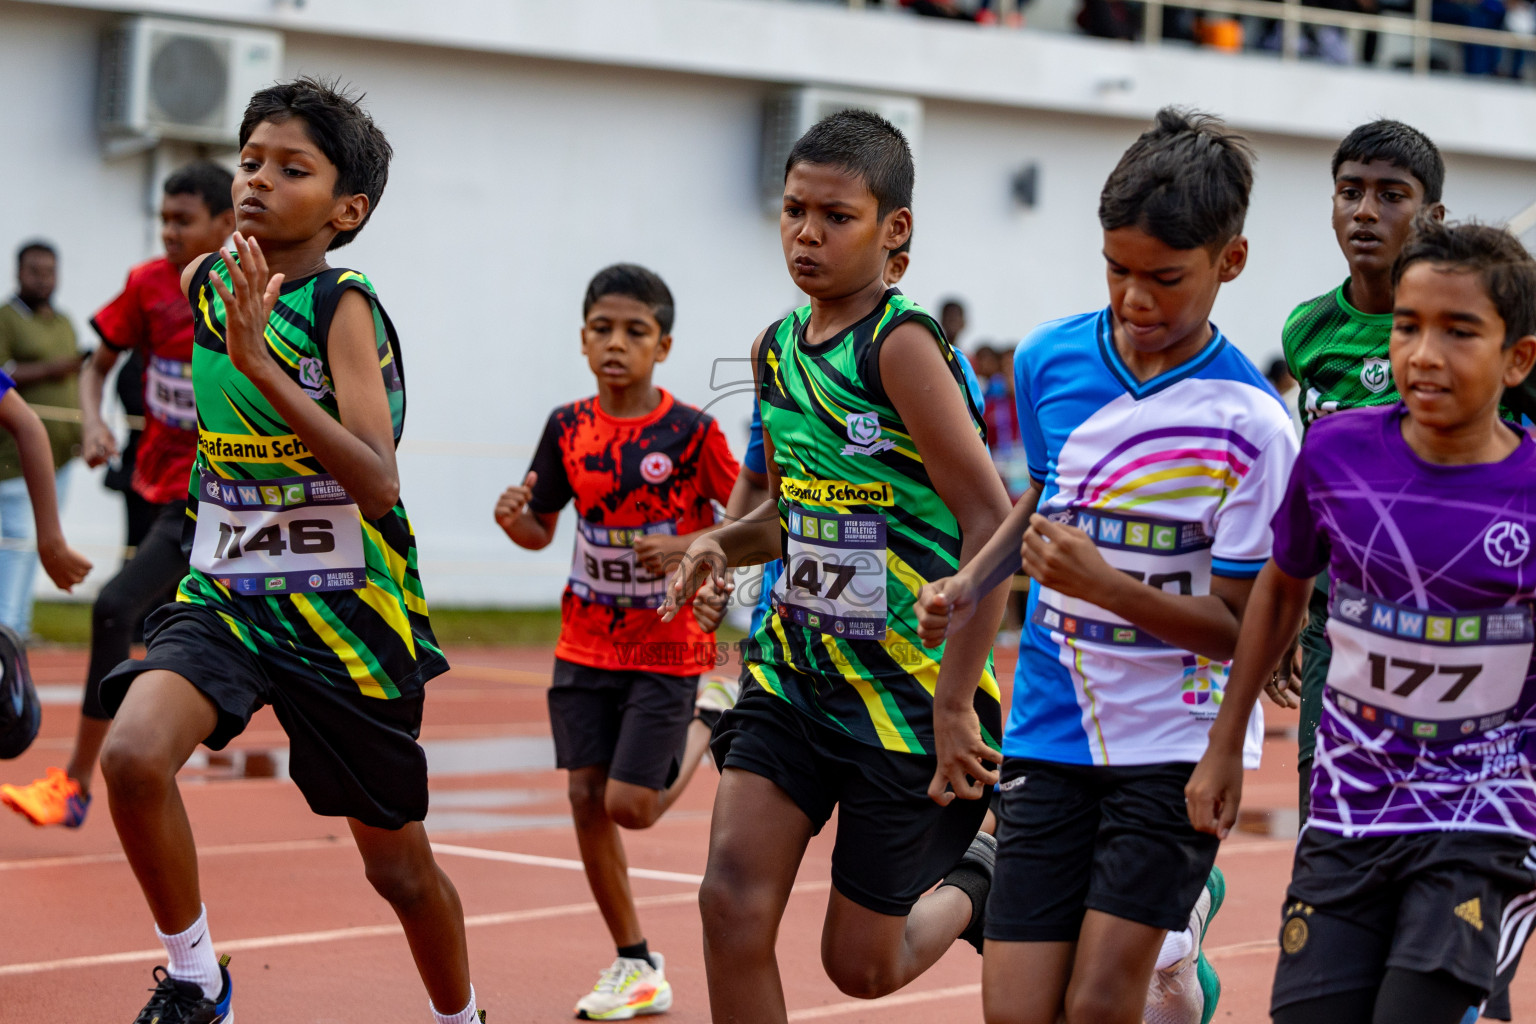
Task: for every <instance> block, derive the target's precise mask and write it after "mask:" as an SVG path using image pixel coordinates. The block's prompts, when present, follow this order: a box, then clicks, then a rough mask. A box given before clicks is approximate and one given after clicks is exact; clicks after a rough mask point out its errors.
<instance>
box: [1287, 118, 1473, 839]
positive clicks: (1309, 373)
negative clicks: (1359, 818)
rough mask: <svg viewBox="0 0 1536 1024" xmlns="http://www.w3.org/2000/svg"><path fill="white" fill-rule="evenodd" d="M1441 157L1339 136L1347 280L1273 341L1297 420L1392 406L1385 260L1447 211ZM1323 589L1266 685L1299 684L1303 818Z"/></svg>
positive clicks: (1339, 227)
mask: <svg viewBox="0 0 1536 1024" xmlns="http://www.w3.org/2000/svg"><path fill="white" fill-rule="evenodd" d="M1444 184H1445V162H1444V161H1443V160H1442V159H1441V158H1440V151H1439V150H1438V149H1436V148H1435V144H1434V143H1433V142H1431V141H1430V140H1429V138H1428V137H1426V136H1425V135H1424V134H1423V133H1422V132H1420V131H1418V130H1417V129H1415V128H1412V127H1409V126H1408V125H1406V124H1403V123H1402V122H1400V121H1388V120H1378V121H1372V122H1371V123H1370V124H1364V125H1361V126H1360V127H1359V128H1356V129H1355V130H1354V131H1352V132H1350V133H1349V134H1348V135H1346V136H1345V137H1344V141H1342V142H1340V143H1339V148H1338V149H1336V150H1334V153H1333V233H1334V235H1335V236H1336V237H1337V239H1338V242H1339V249H1340V250H1342V251H1343V253H1344V259H1345V261H1346V262H1347V263H1348V264H1349V277H1347V278H1345V279H1344V283H1343V284H1341V285H1339V287H1337V288H1335V289H1334V290H1333V291H1331V292H1328V293H1327V294H1325V295H1320V296H1318V297H1317V298H1315V299H1311V300H1309V301H1307V302H1303V303H1302V304H1301V305H1299V306H1297V307H1296V309H1295V311H1294V312H1292V313H1291V315H1290V316H1289V317H1288V318H1287V319H1286V321H1285V328H1284V330H1283V331H1282V333H1281V342H1282V345H1283V346H1284V350H1285V361H1286V364H1287V365H1288V366H1289V367H1290V370H1291V376H1293V377H1295V378H1296V383H1297V384H1299V385H1300V398H1299V399H1298V403H1299V404H1300V407H1301V415H1302V422H1303V423H1304V424H1305V425H1306V426H1308V427H1310V426H1311V424H1312V423H1313V422H1314V421H1316V420H1317V418H1318V417H1319V416H1326V415H1327V414H1329V413H1333V412H1339V411H1340V410H1343V409H1359V408H1364V407H1366V406H1373V405H1390V404H1391V403H1393V402H1396V401H1397V400H1398V398H1397V388H1396V387H1394V386H1393V384H1392V370H1391V364H1390V362H1389V360H1388V352H1387V350H1388V346H1389V343H1390V342H1391V338H1392V264H1393V263H1395V262H1396V261H1397V256H1398V253H1400V252H1402V251H1403V246H1404V245H1406V244H1407V242H1408V237H1409V235H1410V234H1411V233H1412V229H1413V220H1414V218H1415V217H1416V216H1418V215H1419V214H1420V212H1423V213H1425V214H1426V215H1428V216H1431V217H1434V218H1436V219H1439V218H1441V217H1444V216H1445V207H1443V206H1442V205H1441V204H1440V192H1441V188H1442V186H1443V185H1444ZM1327 623H1328V590H1327V584H1326V581H1323V580H1321V579H1320V581H1319V583H1318V588H1317V590H1316V592H1315V593H1314V594H1313V595H1312V603H1311V605H1310V607H1309V608H1308V612H1307V624H1306V626H1305V627H1304V628H1303V629H1302V632H1301V638H1300V641H1299V645H1300V648H1301V677H1300V680H1299V681H1293V680H1290V679H1289V678H1287V677H1288V675H1289V673H1290V671H1291V665H1292V660H1291V659H1290V658H1287V659H1285V660H1284V661H1283V662H1282V663H1281V665H1280V667H1279V669H1278V670H1277V671H1276V673H1275V676H1274V677H1273V679H1272V680H1271V682H1270V693H1271V695H1272V696H1280V695H1281V691H1282V690H1284V689H1286V688H1289V689H1290V690H1291V692H1293V693H1294V692H1296V691H1297V689H1298V686H1297V683H1298V682H1299V692H1300V697H1301V727H1300V731H1299V733H1298V737H1297V745H1298V748H1299V749H1298V752H1297V765H1296V767H1297V770H1298V771H1299V772H1300V775H1301V788H1300V807H1301V816H1302V818H1303V819H1305V818H1306V816H1307V810H1308V803H1309V780H1310V779H1311V777H1312V752H1313V749H1314V747H1315V745H1316V735H1317V722H1318V717H1319V715H1320V714H1321V713H1322V694H1323V680H1324V679H1326V678H1327V676H1328V662H1329V656H1330V650H1329V647H1328V638H1327V635H1326V632H1325V627H1326V626H1327Z"/></svg>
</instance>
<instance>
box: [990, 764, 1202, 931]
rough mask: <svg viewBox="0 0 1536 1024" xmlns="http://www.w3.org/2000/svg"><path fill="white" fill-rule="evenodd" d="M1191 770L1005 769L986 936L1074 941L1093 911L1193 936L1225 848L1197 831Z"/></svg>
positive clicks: (1175, 767) (1027, 766) (1155, 767)
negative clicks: (1190, 803)
mask: <svg viewBox="0 0 1536 1024" xmlns="http://www.w3.org/2000/svg"><path fill="white" fill-rule="evenodd" d="M1193 770H1194V765H1192V764H1187V763H1173V764H1152V765H1134V766H1124V767H1107V766H1101V765H1075V764H1058V763H1055V762H1051V761H1031V760H1026V759H1023V758H1008V759H1007V760H1005V761H1004V762H1003V778H1002V783H1001V785H1000V788H1001V790H1002V794H1003V798H1002V804H1001V806H1000V808H999V809H998V815H997V818H998V822H997V847H998V849H997V873H996V874H995V875H994V876H993V878H992V895H991V897H990V898H989V899H988V900H987V925H986V936H987V938H988V939H991V940H994V941H999V942H1072V941H1074V940H1076V939H1077V934H1078V931H1079V929H1080V928H1081V927H1082V923H1083V914H1084V913H1085V912H1086V911H1088V910H1097V911H1100V912H1102V913H1105V914H1111V915H1113V916H1115V917H1119V918H1124V919H1125V920H1127V921H1136V922H1138V923H1140V924H1145V925H1150V926H1151V927H1153V928H1166V929H1168V930H1169V931H1179V930H1182V929H1184V928H1185V927H1187V926H1188V924H1189V914H1190V911H1192V910H1193V909H1194V907H1195V901H1196V900H1197V899H1199V898H1200V891H1201V890H1202V889H1203V888H1205V880H1206V878H1207V877H1208V876H1209V875H1210V873H1211V866H1212V865H1213V864H1215V863H1216V850H1217V847H1218V846H1219V842H1218V840H1217V839H1216V837H1215V836H1213V835H1207V834H1206V833H1204V832H1197V831H1195V829H1194V827H1193V826H1191V825H1190V823H1189V814H1188V811H1187V810H1186V809H1185V804H1184V785H1185V783H1187V782H1188V781H1189V775H1190V772H1192V771H1193Z"/></svg>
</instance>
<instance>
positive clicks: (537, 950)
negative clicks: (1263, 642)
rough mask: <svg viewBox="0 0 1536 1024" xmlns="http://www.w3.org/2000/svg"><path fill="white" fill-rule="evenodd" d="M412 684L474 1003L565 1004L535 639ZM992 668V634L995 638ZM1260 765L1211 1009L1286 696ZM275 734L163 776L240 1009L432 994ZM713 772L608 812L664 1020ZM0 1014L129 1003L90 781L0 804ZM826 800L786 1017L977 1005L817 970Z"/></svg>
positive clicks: (564, 922) (972, 972)
mask: <svg viewBox="0 0 1536 1024" xmlns="http://www.w3.org/2000/svg"><path fill="white" fill-rule="evenodd" d="M449 654H450V661H451V662H452V664H453V670H452V671H451V672H450V673H449V674H448V675H446V676H443V677H441V678H439V679H437V680H435V681H434V682H433V683H431V684H430V687H429V691H428V700H427V705H426V723H425V726H424V728H423V731H422V741H423V743H424V745H425V746H426V748H427V751H428V758H429V763H430V764H431V766H432V771H433V776H432V811H431V814H430V816H429V817H428V819H427V827H428V829H429V830H430V832H431V834H432V838H433V840H434V843H435V844H437V850H438V857H439V862H440V863H441V864H442V865H443V867H444V868H445V870H447V872H448V873H449V875H450V876H451V877H452V878H453V880H454V882H455V884H456V885H457V886H458V889H459V893H460V895H461V896H462V897H463V901H464V907H465V913H466V915H467V917H468V923H469V944H470V958H471V964H472V970H473V977H474V982H475V987H476V990H477V992H478V994H479V1000H480V1005H481V1006H482V1007H483V1008H485V1009H486V1010H487V1011H488V1013H489V1020H490V1021H492V1022H493V1024H513V1022H525V1021H560V1020H568V1019H570V1017H571V1008H572V1006H573V1004H574V1003H575V1001H576V999H577V998H579V997H580V996H581V995H582V994H583V993H584V992H585V991H586V990H587V989H588V988H589V987H590V986H591V985H592V983H593V981H594V980H595V979H596V977H597V973H598V971H599V970H600V969H601V968H603V967H605V966H607V964H608V963H609V961H611V960H612V958H613V946H612V945H611V944H610V942H609V939H608V936H607V934H606V932H605V930H604V928H603V925H602V922H601V920H600V918H599V917H598V914H597V912H596V908H595V907H594V906H593V904H592V902H591V897H590V895H589V893H588V891H587V886H586V880H585V878H584V876H583V875H582V873H581V871H580V865H579V862H578V861H577V852H576V842H575V837H574V835H573V833H572V831H571V828H570V824H569V813H568V808H567V804H566V797H565V779H564V777H563V774H562V773H560V772H558V771H556V770H554V768H553V763H554V755H553V747H552V745H551V742H550V739H549V735H550V734H549V721H548V714H547V712H546V709H545V701H544V688H545V687H546V686H547V685H548V681H549V673H550V667H551V664H552V654H551V651H550V650H549V649H547V648H528V647H524V648H512V649H494V648H464V649H460V650H457V651H455V650H451V649H450V652H449ZM998 654H999V665H998V668H999V675H1000V676H1005V675H1007V676H1009V677H1011V669H1012V664H1011V662H1012V656H1011V652H1006V651H1004V650H1002V649H1000V650H999V652H998ZM32 666H33V672H34V675H35V677H36V680H37V682H38V684H39V686H40V687H42V688H43V693H44V695H45V699H47V700H48V701H49V703H47V705H46V706H45V709H44V720H43V730H42V734H41V736H40V737H39V738H38V740H37V742H36V743H34V744H33V746H32V748H31V749H30V750H29V751H28V752H27V753H26V754H24V755H23V756H22V757H20V758H19V759H17V760H15V761H12V762H5V763H0V781H14V782H21V781H26V780H28V779H31V778H34V777H36V776H39V775H41V774H42V772H43V769H44V768H45V767H46V766H47V765H50V764H54V765H57V764H62V763H63V762H64V760H65V759H66V758H67V756H68V750H69V745H70V738H71V737H72V735H73V732H74V727H75V715H76V709H75V706H74V702H73V701H74V698H73V691H74V690H75V689H77V688H78V686H79V683H80V680H81V679H82V678H83V675H84V668H85V656H84V653H83V652H81V651H75V650H46V651H40V652H36V653H34V655H33V657H32ZM1268 717H1269V731H1270V739H1269V741H1268V743H1267V744H1266V747H1267V749H1266V755H1265V765H1264V768H1263V769H1262V770H1261V771H1259V772H1256V773H1251V774H1250V777H1249V780H1248V785H1247V796H1246V798H1247V804H1246V808H1245V822H1244V824H1245V826H1246V828H1247V829H1248V831H1245V832H1244V833H1243V834H1239V835H1236V836H1234V837H1233V838H1232V839H1230V840H1229V841H1228V842H1227V843H1226V844H1225V846H1224V848H1223V850H1222V854H1221V858H1220V861H1219V863H1220V864H1221V866H1222V868H1223V869H1224V870H1225V872H1226V875H1227V885H1228V897H1227V903H1226V906H1225V908H1224V909H1223V910H1222V912H1221V913H1220V915H1219V916H1218V917H1217V919H1216V921H1215V923H1214V924H1213V926H1212V928H1211V931H1210V934H1209V936H1208V937H1207V941H1206V951H1207V954H1208V955H1209V956H1210V958H1211V960H1212V961H1213V962H1214V963H1215V965H1216V967H1217V969H1218V970H1219V972H1220V973H1221V977H1222V981H1223V986H1224V992H1223V995H1222V999H1221V1003H1220V1006H1219V1008H1218V1010H1217V1014H1216V1018H1215V1019H1216V1020H1217V1021H1220V1022H1227V1021H1233V1022H1262V1021H1266V1020H1268V1015H1267V1012H1266V1008H1267V1005H1268V994H1269V982H1270V978H1271V976H1272V972H1273V970H1274V963H1275V957H1276V952H1277V951H1276V942H1275V935H1276V928H1277V924H1278V919H1279V910H1280V904H1281V898H1282V894H1283V892H1284V887H1285V882H1286V878H1287V875H1288V874H1289V867H1290V852H1291V845H1292V843H1291V839H1290V838H1289V837H1290V836H1291V835H1293V834H1294V830H1295V800H1296V782H1295V743H1294V739H1293V736H1294V725H1295V715H1294V713H1285V712H1276V711H1275V710H1274V709H1273V708H1271V709H1269V716H1268ZM285 756H286V740H285V738H284V736H283V734H282V731H281V730H280V729H279V727H278V724H277V721H276V719H275V718H274V717H273V716H272V715H271V713H270V712H269V711H264V712H262V713H261V714H260V715H258V716H257V717H256V718H255V719H254V720H253V721H252V723H251V726H250V728H249V729H248V730H247V731H246V733H245V734H244V735H243V736H241V737H240V738H239V739H238V740H237V741H236V742H235V743H234V744H232V745H231V747H230V750H229V751H227V752H226V754H225V755H224V756H222V757H218V756H216V757H213V758H208V757H204V756H199V757H198V758H196V759H194V761H193V763H192V764H190V765H188V767H187V768H186V769H185V771H184V772H183V774H182V792H183V794H184V796H185V799H186V803H187V807H188V810H189V812H190V814H191V819H192V824H193V828H194V830H195V832H196V835H197V841H198V844H199V848H200V851H201V870H202V880H203V893H204V898H205V900H206V902H207V905H208V908H209V920H210V925H211V928H212V932H213V937H214V941H215V945H216V948H217V949H218V950H219V951H220V952H226V953H230V954H231V955H232V956H233V958H234V959H233V963H232V964H231V970H232V974H233V978H234V984H235V1005H236V1007H238V1011H239V1014H238V1016H239V1019H240V1020H241V1021H244V1022H247V1024H254V1022H275V1021H292V1022H304V1024H322V1022H324V1024H332V1022H342V1021H345V1022H370V1024H373V1022H385V1024H389V1022H395V1021H400V1022H420V1021H429V1020H430V1019H431V1018H430V1016H429V1015H428V1013H427V1000H426V996H425V994H424V993H423V990H422V988H421V984H420V982H419V981H418V979H417V977H416V974H415V971H414V970H413V968H412V965H411V961H410V957H409V954H408V952H407V950H406V946H405V942H404V940H403V938H402V936H401V935H400V933H399V929H398V927H397V926H396V925H395V922H394V918H393V915H392V914H391V912H390V910H389V907H388V906H387V905H386V904H385V903H384V902H383V901H382V900H380V899H379V898H378V897H376V896H375V895H374V893H373V891H372V889H371V888H370V887H369V885H368V883H367V882H366V881H365V880H364V878H363V872H362V864H361V861H360V859H359V857H358V854H357V852H356V850H355V849H354V848H353V847H352V845H351V842H350V840H349V838H348V836H347V830H346V827H345V825H344V823H343V822H341V821H340V820H337V819H328V818H321V817H317V816H315V815H314V814H312V813H310V811H309V809H308V808H307V807H306V805H305V803H304V800H303V798H302V797H301V796H300V795H299V792H298V790H297V789H296V788H294V786H293V784H292V783H291V782H289V781H287V780H286V778H284V777H283V776H284V759H285ZM716 782H717V776H716V774H715V772H714V769H713V768H711V767H709V766H707V765H706V766H705V767H703V768H701V769H700V771H699V773H698V775H697V777H696V779H695V781H694V783H693V785H692V787H691V789H690V790H689V792H688V793H686V794H685V795H684V797H683V799H682V800H681V801H680V802H679V803H678V804H677V805H676V807H675V808H674V809H673V810H672V811H671V812H670V813H669V814H668V815H667V816H666V817H665V818H663V819H662V820H661V821H660V822H659V823H658V824H657V825H656V826H655V827H653V828H651V829H649V830H647V831H644V832H634V833H627V834H626V836H625V842H626V844H627V846H628V850H629V859H630V864H631V866H632V869H633V871H634V873H635V875H636V877H635V879H634V888H635V893H636V896H637V897H638V901H639V903H640V912H641V919H642V921H643V923H644V926H645V931H646V936H647V938H648V939H649V941H650V943H651V947H652V948H653V949H657V950H660V951H661V952H663V953H665V954H666V957H667V975H668V978H669V979H670V980H671V982H672V985H673V987H674V995H675V1002H674V1008H673V1010H672V1011H671V1013H669V1014H668V1015H666V1017H665V1018H663V1019H667V1020H672V1021H675V1022H678V1024H682V1022H703V1021H707V1020H708V1019H709V1004H708V1000H707V996H706V991H705V982H704V970H703V962H702V956H701V951H700V934H699V921H698V910H697V904H696V894H697V883H698V877H699V875H700V873H701V872H702V871H703V870H704V859H705V843H706V839H707V836H708V831H709V810H710V805H711V802H712V800H713V797H714V791H715V785H716ZM0 813H3V814H4V816H3V817H0V893H3V897H0V906H3V911H0V923H3V926H0V1022H4V1024H11V1022H21V1021H33V1020H37V1021H44V1020H49V1021H53V1020H57V1021H81V1022H88V1024H108V1022H127V1021H129V1020H132V1019H133V1016H134V1014H135V1013H137V1011H138V1009H139V1007H140V1006H141V1005H142V1004H143V1000H144V999H145V998H146V996H145V989H146V988H147V987H148V986H149V985H150V982H151V978H150V970H151V968H152V967H153V966H154V965H155V964H156V963H162V962H163V961H164V954H163V952H162V951H161V950H160V949H159V944H158V943H157V942H156V940H155V933H154V929H153V926H152V922H151V920H150V918H149V915H148V912H147V911H146V910H145V907H144V904H143V901H142V899H141V898H140V896H139V892H138V889H137V887H136V885H135V884H134V880H133V877H132V875H131V874H130V872H129V870H128V866H127V864H126V863H125V862H124V860H123V858H122V855H121V853H120V851H119V847H118V843H117V837H116V834H115V833H114V832H113V830H112V823H111V818H110V815H109V814H108V812H107V806H106V800H105V795H104V794H102V793H98V795H97V798H96V802H95V804H94V806H93V807H92V809H91V813H90V816H89V818H88V820H87V821H86V823H85V825H84V827H83V828H81V829H79V830H76V831H68V830H64V829H57V828H54V829H38V828H33V827H31V826H30V825H28V824H26V823H25V822H24V821H23V820H22V819H21V818H19V817H16V816H13V815H11V814H10V813H8V812H0ZM834 828H835V821H834V823H833V824H831V825H829V826H828V828H827V829H826V830H825V831H824V832H823V833H822V835H821V836H819V837H818V838H817V839H816V840H815V841H814V842H813V843H812V845H811V849H810V852H809V854H808V856H807V858H806V860H805V863H804V865H803V867H802V868H801V870H800V875H799V882H798V885H797V889H796V892H795V895H794V896H793V897H792V899H791V900H790V904H789V909H788V914H787V916H786V918H785V921H784V925H783V928H782V929H781V933H780V937H779V946H778V948H779V958H780V964H781V967H782V970H783V976H784V987H785V994H786V997H787V1000H788V1004H789V1009H790V1020H791V1021H810V1020H827V1021H836V1022H847V1024H856V1022H860V1021H880V1022H882V1024H905V1022H914V1024H915V1022H929V1021H946V1022H947V1021H979V1020H980V1019H981V999H980V984H979V983H980V979H981V960H980V958H979V957H978V956H977V955H976V953H975V952H974V951H973V950H972V949H971V948H970V947H969V946H965V945H963V944H960V945H957V946H956V947H955V948H954V949H952V950H950V952H949V953H948V954H947V955H946V956H945V957H944V958H943V959H942V960H941V961H940V962H939V963H938V964H937V965H936V966H935V967H934V968H933V969H932V970H931V971H929V972H928V973H927V974H926V975H924V976H923V977H922V978H919V979H918V980H917V981H916V982H914V983H913V984H912V985H911V986H909V987H908V988H907V989H905V990H903V991H902V992H900V993H898V994H896V995H894V996H890V997H887V998H885V999H884V1000H880V1001H876V1002H873V1003H871V1002H861V1001H858V1000H853V999H850V998H848V997H847V996H845V995H843V994H842V993H840V992H839V991H838V990H837V989H836V988H835V987H834V986H833V985H832V983H831V982H830V981H828V980H827V978H826V976H825V974H824V973H823V972H822V968H821V964H820V954H819V948H820V929H821V921H822V915H823V912H824V909H825V905H826V900H827V890H828V881H827V879H828V877H829V872H828V857H829V851H830V841H831V836H832V834H833V829H834ZM1514 997H1515V1000H1514V1001H1515V1018H1516V1020H1536V968H1531V969H1528V970H1527V971H1525V972H1524V976H1523V977H1521V978H1520V979H1519V981H1518V982H1517V983H1516V987H1515V993H1514Z"/></svg>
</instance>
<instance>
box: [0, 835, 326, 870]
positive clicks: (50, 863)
mask: <svg viewBox="0 0 1536 1024" xmlns="http://www.w3.org/2000/svg"><path fill="white" fill-rule="evenodd" d="M332 847H335V848H337V849H342V848H345V849H349V850H350V849H352V844H351V843H350V842H348V841H346V840H345V839H342V838H340V837H337V838H334V839H287V840H280V841H278V842H275V843H234V844H231V845H229V846H205V847H202V848H200V849H199V850H198V851H197V855H198V857H199V858H202V857H225V856H229V855H230V854H240V853H298V852H302V851H305V850H329V849H331V848H332ZM127 860H128V858H127V857H124V856H123V855H122V854H121V853H81V854H76V855H75V856H72V857H33V858H31V859H24V860H0V871H23V870H26V869H28V868H72V867H77V866H78V867H84V866H86V865H90V864H122V863H125V862H126V861H127Z"/></svg>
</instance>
